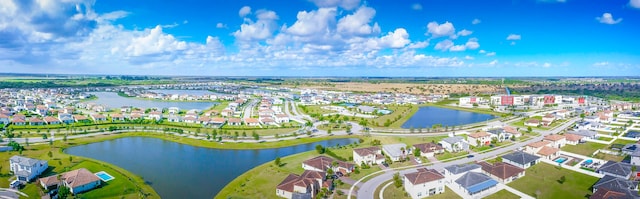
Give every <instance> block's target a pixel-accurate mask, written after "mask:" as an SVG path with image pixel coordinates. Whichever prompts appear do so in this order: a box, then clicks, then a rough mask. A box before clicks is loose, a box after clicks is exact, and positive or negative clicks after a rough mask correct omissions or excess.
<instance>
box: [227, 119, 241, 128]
mask: <svg viewBox="0 0 640 199" xmlns="http://www.w3.org/2000/svg"><path fill="white" fill-rule="evenodd" d="M227 122H228V123H229V125H231V126H240V125H242V120H241V119H240V118H237V117H233V118H229V120H228V121H227Z"/></svg>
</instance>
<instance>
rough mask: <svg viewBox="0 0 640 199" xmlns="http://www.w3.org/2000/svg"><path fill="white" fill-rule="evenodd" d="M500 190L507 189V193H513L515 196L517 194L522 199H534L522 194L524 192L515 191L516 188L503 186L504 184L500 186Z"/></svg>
mask: <svg viewBox="0 0 640 199" xmlns="http://www.w3.org/2000/svg"><path fill="white" fill-rule="evenodd" d="M498 188H499V189H500V190H502V189H503V188H504V189H506V190H507V191H509V192H511V193H513V194H516V195H518V196H520V198H522V199H534V197H531V196H529V195H527V194H525V193H522V192H520V191H518V190H516V189H514V188H511V187H509V186H507V185H504V184H502V183H500V184H498ZM498 191H499V190H498Z"/></svg>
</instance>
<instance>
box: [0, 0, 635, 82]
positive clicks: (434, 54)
mask: <svg viewBox="0 0 640 199" xmlns="http://www.w3.org/2000/svg"><path fill="white" fill-rule="evenodd" d="M0 5H2V7H1V8H0V70H2V71H3V72H27V73H64V74H69V73H71V74H74V73H78V74H86V73H90V74H135V75H203V76H226V75H233V76H602V75H605V76H618V75H635V76H637V75H640V50H637V48H638V47H640V39H639V38H638V35H640V26H639V25H638V24H640V0H589V1H586V0H504V1H503V0H491V1H477V0H476V1H467V0H422V1H420V0H414V1H409V0H403V1H390V0H376V1H360V0H279V1H258V0H252V1H250V0H233V1H229V0H209V1H201V0H182V1H168V0H154V1H151V0H137V1H127V0H112V1H105V0H95V1H94V0H40V1H30V0H0Z"/></svg>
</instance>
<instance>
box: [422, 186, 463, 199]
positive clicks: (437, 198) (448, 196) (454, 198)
mask: <svg viewBox="0 0 640 199" xmlns="http://www.w3.org/2000/svg"><path fill="white" fill-rule="evenodd" d="M458 198H459V199H462V197H460V195H458V194H456V192H453V190H451V189H449V187H446V186H445V187H444V193H441V194H438V195H433V196H429V199H458Z"/></svg>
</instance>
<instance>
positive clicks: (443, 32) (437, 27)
mask: <svg viewBox="0 0 640 199" xmlns="http://www.w3.org/2000/svg"><path fill="white" fill-rule="evenodd" d="M455 32H456V29H455V28H454V27H453V24H452V23H450V22H448V21H447V22H445V23H443V24H438V22H435V21H433V22H429V24H427V33H426V34H425V35H431V36H432V37H434V38H436V37H443V36H451V35H453V34H455Z"/></svg>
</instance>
